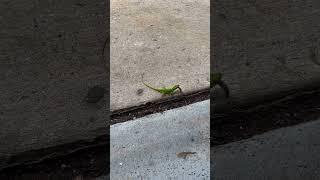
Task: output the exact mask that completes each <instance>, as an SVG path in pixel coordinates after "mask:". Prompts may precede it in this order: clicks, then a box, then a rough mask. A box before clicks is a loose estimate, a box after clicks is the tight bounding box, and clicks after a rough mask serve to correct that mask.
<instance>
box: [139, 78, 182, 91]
mask: <svg viewBox="0 0 320 180" xmlns="http://www.w3.org/2000/svg"><path fill="white" fill-rule="evenodd" d="M142 83H143V84H144V85H145V86H147V87H148V88H150V89H152V90H154V91H157V92H159V93H161V94H163V95H172V94H174V93H175V92H176V90H177V89H179V91H180V92H182V90H181V88H180V86H179V85H174V86H172V87H167V88H166V87H164V88H154V87H151V86H149V85H148V84H146V83H144V82H143V74H142Z"/></svg>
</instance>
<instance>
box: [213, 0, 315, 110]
mask: <svg viewBox="0 0 320 180" xmlns="http://www.w3.org/2000/svg"><path fill="white" fill-rule="evenodd" d="M212 6H213V7H214V13H213V14H212V18H213V19H214V20H213V25H212V31H213V34H214V36H213V37H212V40H213V42H214V43H213V45H214V48H213V53H214V58H213V59H211V60H212V61H211V65H212V66H211V67H212V70H214V71H220V72H222V73H223V74H224V79H225V81H226V83H227V84H228V85H229V87H230V93H231V98H230V104H232V103H234V104H237V103H248V102H254V101H255V100H256V99H257V98H262V97H264V96H266V95H270V94H273V93H279V92H280V91H288V90H292V89H296V88H301V87H304V86H305V85H306V84H310V83H311V84H312V83H313V84H314V85H318V86H319V84H320V83H319V82H320V66H319V65H320V49H319V48H320V31H319V29H320V26H319V20H320V11H319V10H320V2H319V1H317V0H307V1H304V2H302V1H287V0H280V1H249V0H225V1H212Z"/></svg>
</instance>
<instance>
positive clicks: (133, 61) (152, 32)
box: [110, 0, 210, 111]
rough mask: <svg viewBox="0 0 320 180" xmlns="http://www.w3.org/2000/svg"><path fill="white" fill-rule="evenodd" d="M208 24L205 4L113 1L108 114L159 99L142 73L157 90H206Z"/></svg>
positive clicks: (200, 1) (165, 0) (177, 0)
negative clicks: (109, 110)
mask: <svg viewBox="0 0 320 180" xmlns="http://www.w3.org/2000/svg"><path fill="white" fill-rule="evenodd" d="M209 20H210V1H209V0H183V1H180V0H163V1H158V0H112V1H111V34H110V36H111V61H110V66H111V67H110V79H111V82H110V88H111V92H110V93H111V97H110V98H111V102H110V103H111V111H113V110H117V109H122V108H126V107H130V106H135V105H139V104H143V103H145V102H148V101H153V100H155V99H159V98H161V95H160V94H159V93H157V92H153V91H152V90H150V89H147V88H146V87H145V86H144V85H143V84H142V83H141V75H142V74H143V73H144V74H145V76H144V80H145V81H146V83H148V84H150V85H152V86H155V87H163V86H170V85H173V84H180V85H181V87H182V89H183V91H185V92H189V91H195V90H199V89H203V88H209V71H210V67H209V66H210V64H209V63H210V61H209V54H210V48H209V44H210V38H209V37H210V36H209V32H210V26H209V25H210V24H209ZM138 89H143V90H144V92H143V93H142V94H141V95H137V90H138ZM138 94H139V93H138Z"/></svg>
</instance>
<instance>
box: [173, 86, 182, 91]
mask: <svg viewBox="0 0 320 180" xmlns="http://www.w3.org/2000/svg"><path fill="white" fill-rule="evenodd" d="M173 89H179V91H180V92H182V90H181V88H180V86H179V84H177V85H174V86H173Z"/></svg>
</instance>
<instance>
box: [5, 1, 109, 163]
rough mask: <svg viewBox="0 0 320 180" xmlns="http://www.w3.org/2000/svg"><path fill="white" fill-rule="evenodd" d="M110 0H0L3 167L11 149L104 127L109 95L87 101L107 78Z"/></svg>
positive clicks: (54, 142)
mask: <svg viewBox="0 0 320 180" xmlns="http://www.w3.org/2000/svg"><path fill="white" fill-rule="evenodd" d="M105 3H106V1H104V0H100V1H94V2H93V1H87V0H84V1H81V3H79V1H76V0H70V1H61V0H58V1H37V0H31V1H30V0H18V1H15V2H13V1H3V2H1V4H0V11H1V16H0V19H1V20H0V21H1V30H0V37H1V41H0V159H1V161H0V168H1V166H2V165H3V164H5V163H6V159H7V158H8V157H9V156H11V155H13V154H16V153H20V152H23V151H27V150H31V149H39V148H44V147H49V146H56V145H60V144H64V143H69V142H74V141H76V140H82V139H92V138H94V137H96V136H97V135H102V134H104V133H105V121H106V120H107V119H106V117H108V116H107V111H106V103H105V101H103V100H102V101H101V102H99V103H97V104H87V103H85V102H83V100H84V98H85V96H86V94H87V91H88V89H89V87H91V86H93V85H101V86H104V87H105V86H106V85H107V83H108V82H107V81H106V77H107V75H106V71H107V69H108V68H107V67H105V60H104V59H103V57H102V48H103V43H104V40H105V39H106V31H107V29H106V28H107V26H106V21H105V19H106V4H105Z"/></svg>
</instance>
